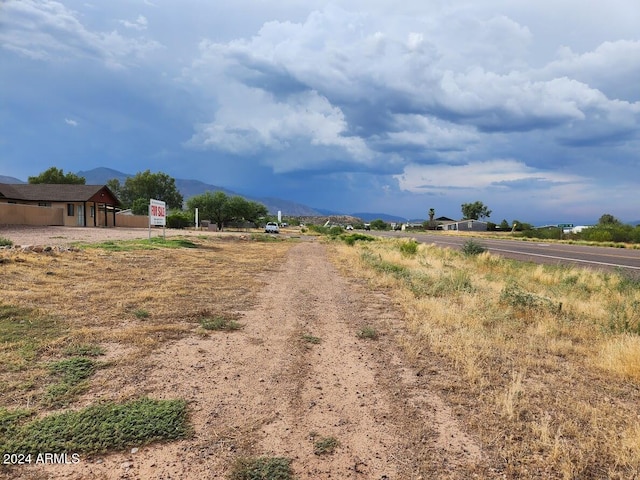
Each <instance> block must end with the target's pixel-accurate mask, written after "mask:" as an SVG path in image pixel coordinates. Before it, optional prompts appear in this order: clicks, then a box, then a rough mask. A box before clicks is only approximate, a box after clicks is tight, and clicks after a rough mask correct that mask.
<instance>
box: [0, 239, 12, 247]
mask: <svg viewBox="0 0 640 480" xmlns="http://www.w3.org/2000/svg"><path fill="white" fill-rule="evenodd" d="M12 245H13V242H12V241H11V240H9V239H8V238H4V237H0V247H10V246H12Z"/></svg>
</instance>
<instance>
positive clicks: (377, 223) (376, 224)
mask: <svg viewBox="0 0 640 480" xmlns="http://www.w3.org/2000/svg"><path fill="white" fill-rule="evenodd" d="M371 229H372V230H391V225H389V224H388V223H387V222H385V221H384V220H381V219H379V218H378V219H376V220H373V221H372V222H371Z"/></svg>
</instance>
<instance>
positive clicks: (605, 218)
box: [598, 213, 622, 225]
mask: <svg viewBox="0 0 640 480" xmlns="http://www.w3.org/2000/svg"><path fill="white" fill-rule="evenodd" d="M621 224H622V222H621V221H620V220H618V219H617V218H616V217H614V216H613V215H611V214H610V213H605V214H604V215H602V216H601V217H600V219H599V220H598V225H621Z"/></svg>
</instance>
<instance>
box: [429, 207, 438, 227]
mask: <svg viewBox="0 0 640 480" xmlns="http://www.w3.org/2000/svg"><path fill="white" fill-rule="evenodd" d="M435 216H436V210H435V209H434V208H430V209H429V227H430V228H433V217H435Z"/></svg>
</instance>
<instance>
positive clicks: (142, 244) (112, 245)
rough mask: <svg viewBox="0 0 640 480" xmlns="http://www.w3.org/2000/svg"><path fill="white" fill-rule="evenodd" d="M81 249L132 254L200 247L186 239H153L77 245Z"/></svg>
mask: <svg viewBox="0 0 640 480" xmlns="http://www.w3.org/2000/svg"><path fill="white" fill-rule="evenodd" d="M75 246H76V247H79V248H85V249H87V248H100V249H103V250H107V251H109V252H130V251H134V250H156V249H158V248H198V245H197V244H195V243H194V242H192V241H191V240H187V239H184V238H169V239H164V238H162V237H152V238H151V239H136V240H117V241H115V240H107V241H106V242H101V243H76V244H75Z"/></svg>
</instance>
